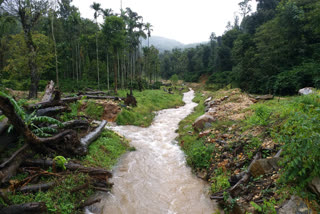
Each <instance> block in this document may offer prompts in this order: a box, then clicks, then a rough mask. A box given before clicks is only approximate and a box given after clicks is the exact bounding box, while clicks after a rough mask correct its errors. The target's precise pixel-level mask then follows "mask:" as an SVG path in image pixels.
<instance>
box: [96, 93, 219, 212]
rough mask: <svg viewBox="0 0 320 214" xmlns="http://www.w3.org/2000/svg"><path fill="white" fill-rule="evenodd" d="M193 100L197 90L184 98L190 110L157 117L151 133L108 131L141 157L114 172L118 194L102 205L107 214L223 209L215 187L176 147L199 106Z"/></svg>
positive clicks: (143, 130)
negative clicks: (211, 188) (212, 188)
mask: <svg viewBox="0 0 320 214" xmlns="http://www.w3.org/2000/svg"><path fill="white" fill-rule="evenodd" d="M193 98H194V91H193V90H190V91H189V92H186V93H184V97H183V101H184V102H185V105H184V106H182V107H179V108H176V109H166V110H161V111H159V112H157V114H156V117H155V119H154V121H153V123H152V125H151V126H150V127H148V128H141V127H136V126H114V127H108V128H109V129H111V130H113V131H115V132H118V133H119V134H121V135H123V136H124V137H126V138H127V139H128V140H129V141H130V144H131V145H132V146H134V147H135V148H136V151H134V152H129V153H127V154H126V155H124V156H123V157H122V158H121V160H120V161H119V163H118V165H117V166H116V168H115V169H114V175H113V178H112V180H111V181H112V182H113V183H114V186H113V189H112V192H111V193H109V194H108V196H107V197H105V199H104V200H103V201H101V202H100V204H99V205H98V206H101V207H100V208H101V210H102V213H103V214H118V213H119V214H120V213H121V214H138V213H139V214H164V213H165V214H180V213H181V214H187V213H190V214H191V213H192V214H202V213H203V214H212V213H213V212H214V210H215V209H217V208H216V204H214V202H213V201H211V200H210V198H209V195H208V192H209V185H208V184H207V183H206V182H204V181H202V180H201V179H199V178H197V177H196V176H195V175H193V174H192V172H191V169H190V167H188V166H187V165H186V160H185V156H184V153H183V151H181V149H180V147H179V146H178V145H177V142H176V141H175V138H176V137H177V136H178V134H177V133H176V132H175V130H177V129H178V124H179V122H180V121H181V120H182V119H184V118H185V117H186V116H187V115H188V114H190V113H191V112H192V111H193V109H194V107H196V106H197V104H196V103H194V102H192V99H193Z"/></svg>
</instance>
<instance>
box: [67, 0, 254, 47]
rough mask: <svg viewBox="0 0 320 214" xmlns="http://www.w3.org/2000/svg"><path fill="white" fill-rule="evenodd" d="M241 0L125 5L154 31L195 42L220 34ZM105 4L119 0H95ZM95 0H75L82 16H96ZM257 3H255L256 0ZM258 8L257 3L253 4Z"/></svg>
mask: <svg viewBox="0 0 320 214" xmlns="http://www.w3.org/2000/svg"><path fill="white" fill-rule="evenodd" d="M240 1H241V0H122V5H123V8H124V9H125V8H126V7H130V8H131V9H132V10H133V11H135V12H137V13H138V14H139V15H141V16H143V19H144V22H150V23H151V24H152V25H153V26H154V27H153V32H152V35H157V36H163V37H167V38H170V39H175V40H178V41H180V42H182V43H186V44H187V43H196V42H202V41H207V40H209V37H210V34H211V33H212V32H215V33H216V34H217V35H221V34H222V33H223V32H224V31H225V27H226V25H227V22H228V21H231V22H233V20H234V17H235V14H236V12H238V11H239V6H238V3H239V2H240ZM95 2H98V3H101V7H102V8H104V9H105V8H112V9H113V11H115V12H119V11H120V0H95ZM92 3H93V1H92V0H74V1H73V4H74V5H75V6H77V7H78V8H79V10H80V13H81V16H82V17H85V18H90V19H93V13H94V11H93V10H92V9H91V8H90V5H91V4H92ZM254 5H255V4H254ZM254 8H255V6H254Z"/></svg>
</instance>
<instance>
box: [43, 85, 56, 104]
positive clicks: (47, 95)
mask: <svg viewBox="0 0 320 214" xmlns="http://www.w3.org/2000/svg"><path fill="white" fill-rule="evenodd" d="M53 91H54V82H53V81H52V80H50V81H49V82H48V84H47V86H46V88H45V91H44V95H43V97H42V100H41V102H49V101H51V100H52V99H53Z"/></svg>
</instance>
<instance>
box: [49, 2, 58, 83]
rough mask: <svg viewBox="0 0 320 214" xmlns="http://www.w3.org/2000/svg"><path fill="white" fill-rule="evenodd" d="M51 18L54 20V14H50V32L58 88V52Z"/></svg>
mask: <svg viewBox="0 0 320 214" xmlns="http://www.w3.org/2000/svg"><path fill="white" fill-rule="evenodd" d="M55 7H56V1H55V2H54V9H55ZM53 20H54V14H52V17H51V33H52V41H53V47H54V56H55V63H56V83H57V87H58V88H59V70H58V54H57V44H56V38H55V36H54V29H53Z"/></svg>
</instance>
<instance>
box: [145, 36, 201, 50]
mask: <svg viewBox="0 0 320 214" xmlns="http://www.w3.org/2000/svg"><path fill="white" fill-rule="evenodd" d="M203 43H205V42H203ZM199 44H201V43H194V44H187V45H185V44H183V43H181V42H178V41H176V40H174V39H168V38H165V37H161V36H151V37H150V38H149V45H150V46H151V45H153V46H154V47H156V48H157V49H158V50H159V51H160V52H164V51H166V50H168V51H171V50H172V49H174V48H181V49H184V48H192V47H196V46H197V45H199ZM142 46H143V47H145V46H148V40H147V39H142Z"/></svg>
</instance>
